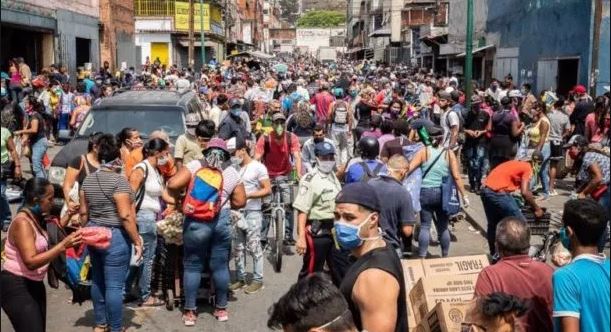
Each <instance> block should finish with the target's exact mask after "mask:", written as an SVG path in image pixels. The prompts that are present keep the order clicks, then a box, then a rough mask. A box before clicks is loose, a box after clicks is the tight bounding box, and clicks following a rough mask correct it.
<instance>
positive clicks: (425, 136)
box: [418, 126, 432, 146]
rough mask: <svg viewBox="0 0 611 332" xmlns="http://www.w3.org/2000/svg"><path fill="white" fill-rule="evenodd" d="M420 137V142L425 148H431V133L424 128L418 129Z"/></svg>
mask: <svg viewBox="0 0 611 332" xmlns="http://www.w3.org/2000/svg"><path fill="white" fill-rule="evenodd" d="M418 137H420V141H421V142H422V144H424V145H425V146H430V145H431V144H432V143H431V137H430V136H429V132H428V130H426V128H425V127H424V126H422V127H420V129H418Z"/></svg>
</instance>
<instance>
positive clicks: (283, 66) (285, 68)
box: [274, 63, 289, 73]
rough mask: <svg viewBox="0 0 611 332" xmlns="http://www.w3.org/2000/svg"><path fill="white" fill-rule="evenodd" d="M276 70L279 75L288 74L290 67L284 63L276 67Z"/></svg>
mask: <svg viewBox="0 0 611 332" xmlns="http://www.w3.org/2000/svg"><path fill="white" fill-rule="evenodd" d="M274 70H275V71H277V72H279V73H286V72H287V71H288V70H289V66H287V65H286V64H284V63H279V64H277V65H275V66H274Z"/></svg>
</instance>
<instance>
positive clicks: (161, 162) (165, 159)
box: [157, 156, 169, 166]
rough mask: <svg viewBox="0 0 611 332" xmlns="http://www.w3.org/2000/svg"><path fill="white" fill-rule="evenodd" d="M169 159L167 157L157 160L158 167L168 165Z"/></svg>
mask: <svg viewBox="0 0 611 332" xmlns="http://www.w3.org/2000/svg"><path fill="white" fill-rule="evenodd" d="M168 161H169V158H168V157H167V156H163V157H159V158H157V165H158V166H165V165H167V164H168Z"/></svg>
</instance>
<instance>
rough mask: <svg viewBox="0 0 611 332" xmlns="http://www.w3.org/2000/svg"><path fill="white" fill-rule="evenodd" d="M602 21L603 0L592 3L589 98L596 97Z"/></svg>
mask: <svg viewBox="0 0 611 332" xmlns="http://www.w3.org/2000/svg"><path fill="white" fill-rule="evenodd" d="M602 19H603V0H596V1H595V3H594V31H592V57H591V58H592V63H591V64H590V89H589V90H590V96H596V81H598V78H597V76H598V73H597V70H598V59H599V53H600V24H601V22H602Z"/></svg>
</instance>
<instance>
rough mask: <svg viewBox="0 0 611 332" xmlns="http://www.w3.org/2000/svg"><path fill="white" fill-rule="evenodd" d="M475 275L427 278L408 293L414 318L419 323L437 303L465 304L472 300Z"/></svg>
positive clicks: (422, 279)
mask: <svg viewBox="0 0 611 332" xmlns="http://www.w3.org/2000/svg"><path fill="white" fill-rule="evenodd" d="M476 281H477V274H463V275H447V276H445V275H441V276H430V277H429V276H427V277H426V278H421V279H420V281H418V283H417V284H416V286H415V287H414V288H413V289H412V290H411V292H410V293H409V298H410V302H411V305H412V309H413V310H414V317H415V319H416V322H417V323H420V322H421V321H422V320H423V319H424V317H425V316H426V315H427V314H428V313H429V311H431V310H433V308H434V307H435V305H436V304H437V303H439V302H449V303H457V302H466V301H469V300H471V299H473V294H474V292H475V282H476Z"/></svg>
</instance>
